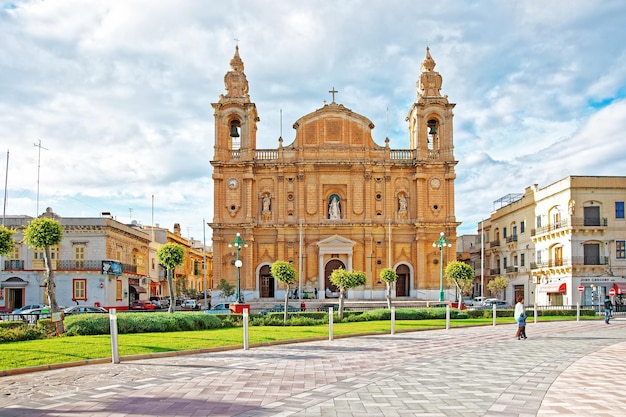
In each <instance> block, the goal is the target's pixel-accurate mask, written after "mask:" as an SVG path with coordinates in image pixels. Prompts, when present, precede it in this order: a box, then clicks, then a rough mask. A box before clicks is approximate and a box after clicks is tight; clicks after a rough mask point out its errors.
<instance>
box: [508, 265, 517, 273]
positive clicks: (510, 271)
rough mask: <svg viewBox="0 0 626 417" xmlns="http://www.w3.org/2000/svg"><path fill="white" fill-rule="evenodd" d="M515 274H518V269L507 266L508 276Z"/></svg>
mask: <svg viewBox="0 0 626 417" xmlns="http://www.w3.org/2000/svg"><path fill="white" fill-rule="evenodd" d="M514 272H517V267H516V266H507V267H506V273H507V274H512V273H514Z"/></svg>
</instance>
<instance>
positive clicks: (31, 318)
mask: <svg viewBox="0 0 626 417" xmlns="http://www.w3.org/2000/svg"><path fill="white" fill-rule="evenodd" d="M20 316H21V317H22V319H23V320H24V321H26V322H28V323H30V324H36V323H37V320H40V319H49V318H50V307H48V306H46V307H44V308H31V309H29V310H24V311H23V312H21V313H20Z"/></svg>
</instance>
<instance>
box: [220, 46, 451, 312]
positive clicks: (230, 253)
mask: <svg viewBox="0 0 626 417" xmlns="http://www.w3.org/2000/svg"><path fill="white" fill-rule="evenodd" d="M230 66H231V70H230V71H228V72H227V73H226V75H225V77H224V83H225V88H226V93H225V94H222V95H220V97H219V100H218V102H217V103H214V104H213V109H214V116H215V148H214V159H213V160H212V161H211V164H212V166H213V180H214V217H213V221H212V222H211V223H210V224H209V225H210V227H211V228H212V230H213V261H214V280H213V288H215V287H216V286H217V285H218V284H219V282H220V280H221V279H225V280H226V281H228V282H230V283H232V284H235V283H236V279H237V278H236V277H237V274H238V273H239V276H240V278H239V280H240V286H241V291H242V294H243V296H244V299H245V301H251V300H255V299H260V300H263V299H282V298H283V297H284V294H285V287H284V286H283V285H282V284H279V283H278V282H277V281H276V280H275V279H274V278H273V277H272V276H271V273H270V266H271V264H272V263H273V262H275V261H277V260H283V261H288V262H292V263H293V265H294V268H295V269H296V271H297V272H298V284H297V287H298V288H299V289H300V291H301V293H300V294H304V297H305V298H308V297H311V298H313V297H316V298H320V299H322V298H327V297H334V296H336V291H337V289H336V288H334V286H333V285H332V283H331V282H330V280H329V276H330V274H331V272H332V271H333V270H335V269H337V268H344V269H347V270H358V271H362V272H365V274H366V276H367V283H366V284H365V286H363V287H359V288H355V289H352V290H350V292H349V297H352V298H361V299H384V297H385V283H384V282H381V280H380V279H379V276H380V271H381V270H382V269H383V268H387V267H389V268H393V269H394V270H395V271H396V272H397V274H398V281H397V282H396V284H395V285H394V288H393V291H392V296H393V297H396V298H404V297H406V298H415V299H425V300H428V299H430V300H435V299H437V298H438V295H439V292H440V290H441V288H440V287H441V277H440V272H441V269H440V268H441V266H442V264H440V259H442V258H443V259H444V265H445V263H447V262H449V261H452V260H454V259H455V244H456V227H457V226H458V225H459V223H458V222H457V221H456V218H455V215H454V212H455V209H454V181H455V177H456V175H455V166H456V163H457V162H456V161H455V159H454V153H453V123H452V120H453V112H452V110H453V108H454V104H453V103H449V102H448V98H447V96H443V95H441V84H442V77H441V75H440V74H439V73H438V72H436V71H434V67H435V61H434V60H433V58H432V57H431V55H430V51H429V50H428V49H427V50H426V57H425V59H424V61H423V63H422V68H421V74H420V78H419V80H418V82H417V100H416V101H415V102H414V103H413V105H412V106H411V108H410V109H408V116H407V119H406V120H407V122H408V134H409V144H410V147H409V149H401V150H396V149H391V148H390V144H389V139H388V138H387V139H385V144H384V145H378V144H376V143H375V142H374V140H373V138H372V129H373V128H374V125H373V123H372V122H371V121H370V120H369V119H367V117H364V116H362V115H360V114H357V113H355V112H353V111H352V110H350V109H348V108H346V107H344V106H343V105H342V104H339V103H336V102H335V96H334V94H335V93H336V91H334V88H333V90H332V91H331V93H332V94H333V96H332V102H331V103H330V104H324V106H323V107H322V108H319V109H317V110H315V111H313V112H312V113H309V114H306V115H304V116H302V117H301V118H300V119H299V120H297V121H296V122H295V123H294V125H293V128H294V129H295V138H294V139H293V141H291V143H288V144H287V143H283V139H282V137H281V138H279V140H278V148H276V149H257V148H256V133H257V123H259V121H260V118H259V116H258V112H257V108H256V105H255V103H253V102H252V101H251V100H250V95H249V93H248V81H247V79H246V75H245V73H244V64H243V61H242V59H241V57H240V55H239V48H238V47H237V49H236V51H235V55H234V57H233V58H232V60H231V61H230ZM238 233H239V234H240V239H243V242H241V240H240V249H239V250H237V246H236V245H233V243H234V242H235V239H236V238H237V234H238ZM441 233H443V234H444V236H445V239H446V240H447V241H448V242H449V243H450V245H449V246H448V245H444V247H443V249H441V250H442V251H443V253H441V252H440V249H439V247H438V246H437V245H435V244H434V243H435V242H436V241H438V240H440V236H441ZM238 260H239V261H240V262H236V261H238ZM238 268H239V270H238ZM444 285H445V286H446V287H447V285H446V283H445V282H444ZM446 291H448V289H447V288H446ZM449 291H451V294H452V292H453V291H454V290H453V289H449ZM451 294H449V295H450V296H451ZM450 296H448V297H446V298H447V299H449V298H451V297H450Z"/></svg>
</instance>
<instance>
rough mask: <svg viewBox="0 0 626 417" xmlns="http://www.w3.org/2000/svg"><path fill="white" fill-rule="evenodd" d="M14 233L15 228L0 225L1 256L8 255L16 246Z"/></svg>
mask: <svg viewBox="0 0 626 417" xmlns="http://www.w3.org/2000/svg"><path fill="white" fill-rule="evenodd" d="M14 233H15V230H12V229H9V228H7V227H4V226H1V225H0V256H6V255H8V254H9V253H11V251H12V250H13V247H14V246H15V240H13V234H14Z"/></svg>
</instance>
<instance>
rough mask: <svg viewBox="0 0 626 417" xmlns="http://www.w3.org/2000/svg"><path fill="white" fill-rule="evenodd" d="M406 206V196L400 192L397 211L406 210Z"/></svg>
mask: <svg viewBox="0 0 626 417" xmlns="http://www.w3.org/2000/svg"><path fill="white" fill-rule="evenodd" d="M406 208H407V202H406V196H405V195H404V194H400V195H399V196H398V211H399V212H402V211H406Z"/></svg>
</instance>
